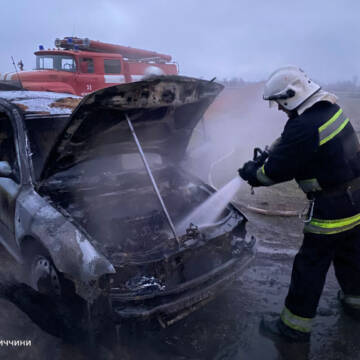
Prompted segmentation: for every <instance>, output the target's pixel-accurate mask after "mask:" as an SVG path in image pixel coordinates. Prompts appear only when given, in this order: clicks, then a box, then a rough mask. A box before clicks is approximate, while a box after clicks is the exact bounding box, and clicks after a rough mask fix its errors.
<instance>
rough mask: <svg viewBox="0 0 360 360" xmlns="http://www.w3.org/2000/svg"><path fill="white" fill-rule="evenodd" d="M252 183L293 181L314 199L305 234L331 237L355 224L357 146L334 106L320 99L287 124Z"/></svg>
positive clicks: (359, 196)
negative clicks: (330, 235)
mask: <svg viewBox="0 0 360 360" xmlns="http://www.w3.org/2000/svg"><path fill="white" fill-rule="evenodd" d="M256 177H257V180H258V181H259V183H260V184H261V185H264V186H268V185H273V184H275V183H280V182H283V181H288V180H292V179H295V180H296V182H297V183H298V184H299V186H300V187H301V189H302V190H303V191H304V192H305V193H306V194H307V195H308V198H309V199H312V200H313V201H314V203H313V209H312V218H311V221H309V222H308V223H307V224H306V225H305V228H304V232H312V233H319V234H336V233H339V232H342V231H346V230H349V229H351V228H353V227H355V226H356V225H358V224H360V144H359V141H358V138H357V136H356V133H355V131H354V129H353V127H352V125H351V123H350V121H349V119H348V118H347V116H346V115H345V113H344V112H343V110H342V109H341V108H340V107H339V106H338V105H337V104H332V103H330V102H328V101H320V102H318V103H316V104H315V105H313V106H312V107H310V108H309V109H307V110H306V111H305V112H303V113H302V114H301V115H297V116H294V117H292V118H290V119H289V120H288V122H287V123H286V125H285V128H284V131H283V133H282V134H281V137H280V138H279V139H278V140H277V141H276V142H275V143H274V144H273V145H272V147H271V149H270V154H269V157H268V159H267V161H266V162H265V164H264V165H263V166H262V167H261V168H259V169H258V170H257V173H256Z"/></svg>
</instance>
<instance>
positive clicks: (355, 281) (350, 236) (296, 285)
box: [285, 225, 360, 318]
mask: <svg viewBox="0 0 360 360" xmlns="http://www.w3.org/2000/svg"><path fill="white" fill-rule="evenodd" d="M331 263H333V264H334V268H335V275H336V278H337V280H338V282H339V285H340V287H341V289H342V291H343V292H344V294H345V295H349V296H353V297H359V296H360V225H358V226H356V227H355V228H353V229H351V230H348V231H344V232H341V233H338V234H331V235H323V234H313V233H305V235H304V240H303V244H302V246H301V248H300V250H299V252H298V254H297V255H296V257H295V260H294V264H293V270H292V275H291V284H290V288H289V292H288V295H287V297H286V300H285V306H286V308H287V309H288V310H289V311H290V312H291V313H292V314H294V315H296V316H298V317H301V318H313V317H315V315H316V308H317V306H318V303H319V300H320V296H321V293H322V290H323V287H324V284H325V279H326V274H327V272H328V270H329V267H330V265H331ZM359 311H360V310H359Z"/></svg>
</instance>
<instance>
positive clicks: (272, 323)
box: [260, 316, 310, 343]
mask: <svg viewBox="0 0 360 360" xmlns="http://www.w3.org/2000/svg"><path fill="white" fill-rule="evenodd" d="M260 333H261V334H262V335H263V336H265V337H268V338H270V339H272V340H283V341H286V342H291V343H305V342H309V341H310V333H305V332H302V331H298V330H294V329H291V328H290V327H288V326H287V325H285V324H284V323H283V321H282V320H281V319H280V318H278V319H275V320H274V319H273V318H270V317H267V316H264V317H263V318H262V320H261V324H260Z"/></svg>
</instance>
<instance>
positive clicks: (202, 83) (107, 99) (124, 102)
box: [42, 76, 223, 179]
mask: <svg viewBox="0 0 360 360" xmlns="http://www.w3.org/2000/svg"><path fill="white" fill-rule="evenodd" d="M222 89H223V86H222V85H220V84H217V83H215V82H212V81H206V80H199V79H195V78H189V77H183V76H158V77H152V78H149V79H147V80H144V81H139V82H134V83H129V84H123V85H116V86H112V87H108V88H105V89H101V90H98V91H96V92H94V93H91V94H89V95H87V96H86V97H84V98H83V99H82V101H81V102H80V104H79V105H78V106H77V108H76V109H75V110H74V111H73V113H72V114H71V116H70V118H69V121H68V123H67V125H66V127H65V129H64V131H63V132H62V134H61V135H60V136H59V137H58V139H57V141H56V143H55V145H54V147H53V148H52V150H51V152H50V155H49V157H48V160H47V162H46V165H45V167H44V169H43V173H42V179H45V178H47V177H49V176H51V175H53V174H54V173H56V172H58V171H62V170H65V169H67V168H69V167H71V166H73V165H75V164H77V163H79V162H82V161H84V160H86V159H89V158H95V157H99V156H101V155H102V154H109V153H127V152H128V153H133V152H137V149H136V144H135V142H134V139H133V137H132V135H131V132H130V129H129V127H128V124H127V122H126V118H125V115H126V114H127V115H128V116H129V117H130V119H131V120H132V123H133V126H134V129H135V131H136V133H137V136H138V138H139V140H140V142H141V145H142V147H143V150H144V151H145V152H152V153H154V152H155V153H159V154H160V155H161V156H163V158H164V159H167V160H168V161H170V162H171V163H174V162H177V161H180V160H181V159H182V158H183V155H184V153H185V150H186V147H187V145H188V142H189V140H190V137H191V134H192V131H193V129H194V128H195V126H196V125H197V123H198V122H199V120H200V119H201V118H202V116H203V114H204V113H205V111H206V109H207V108H208V107H209V105H210V104H211V103H212V102H213V100H214V99H215V97H216V96H217V95H218V94H219V93H220V92H221V90H222Z"/></svg>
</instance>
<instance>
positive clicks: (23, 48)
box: [0, 0, 360, 83]
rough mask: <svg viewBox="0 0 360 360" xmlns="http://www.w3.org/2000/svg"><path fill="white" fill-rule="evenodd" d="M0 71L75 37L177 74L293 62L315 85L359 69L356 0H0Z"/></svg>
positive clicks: (230, 72)
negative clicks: (146, 58) (157, 59)
mask: <svg viewBox="0 0 360 360" xmlns="http://www.w3.org/2000/svg"><path fill="white" fill-rule="evenodd" d="M0 4H1V13H2V20H1V24H0V43H1V53H2V56H1V58H0V73H3V72H7V71H13V67H12V65H11V63H10V56H11V55H12V56H14V58H15V61H16V62H17V61H18V60H19V59H22V60H23V62H24V64H25V69H26V70H28V69H32V68H34V66H35V60H34V55H33V52H34V51H35V50H37V49H38V46H39V45H43V46H44V47H45V48H53V47H54V40H55V38H56V37H59V38H61V37H64V36H71V35H76V36H80V37H88V38H90V39H94V40H102V41H105V42H110V43H116V44H122V45H127V46H132V47H139V48H144V49H149V50H154V51H158V52H163V53H167V54H170V55H172V56H173V59H174V60H176V61H177V62H178V63H179V65H180V72H181V73H182V74H184V75H192V76H197V77H204V78H205V79H211V78H213V77H214V76H216V77H217V78H218V79H223V78H232V77H241V78H244V79H245V80H247V81H249V80H250V81H254V80H260V79H265V78H266V77H267V76H268V75H269V73H270V72H272V71H273V70H274V68H276V67H278V66H281V65H284V64H297V65H300V66H301V67H302V68H303V69H304V70H305V71H307V72H308V73H309V74H310V75H311V76H312V77H313V78H314V79H316V80H318V81H321V82H325V83H327V82H333V81H336V80H344V79H353V77H354V76H356V75H357V74H358V73H359V67H360V62H359V55H360V43H359V36H358V34H359V32H360V22H359V13H360V11H359V10H360V2H359V1H356V0H348V1H341V0H327V1H325V0H318V1H311V0H305V1H298V2H293V1H288V0H274V1H260V0H258V1H251V0H240V1H239V0H224V1H221V2H219V1H215V0H198V1H194V0H182V1H168V0H150V1H149V0H133V1H123V0H102V1H99V0H97V1H95V0H76V1H70V0H62V1H54V2H50V1H43V0H33V1H25V0H1V2H0Z"/></svg>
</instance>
